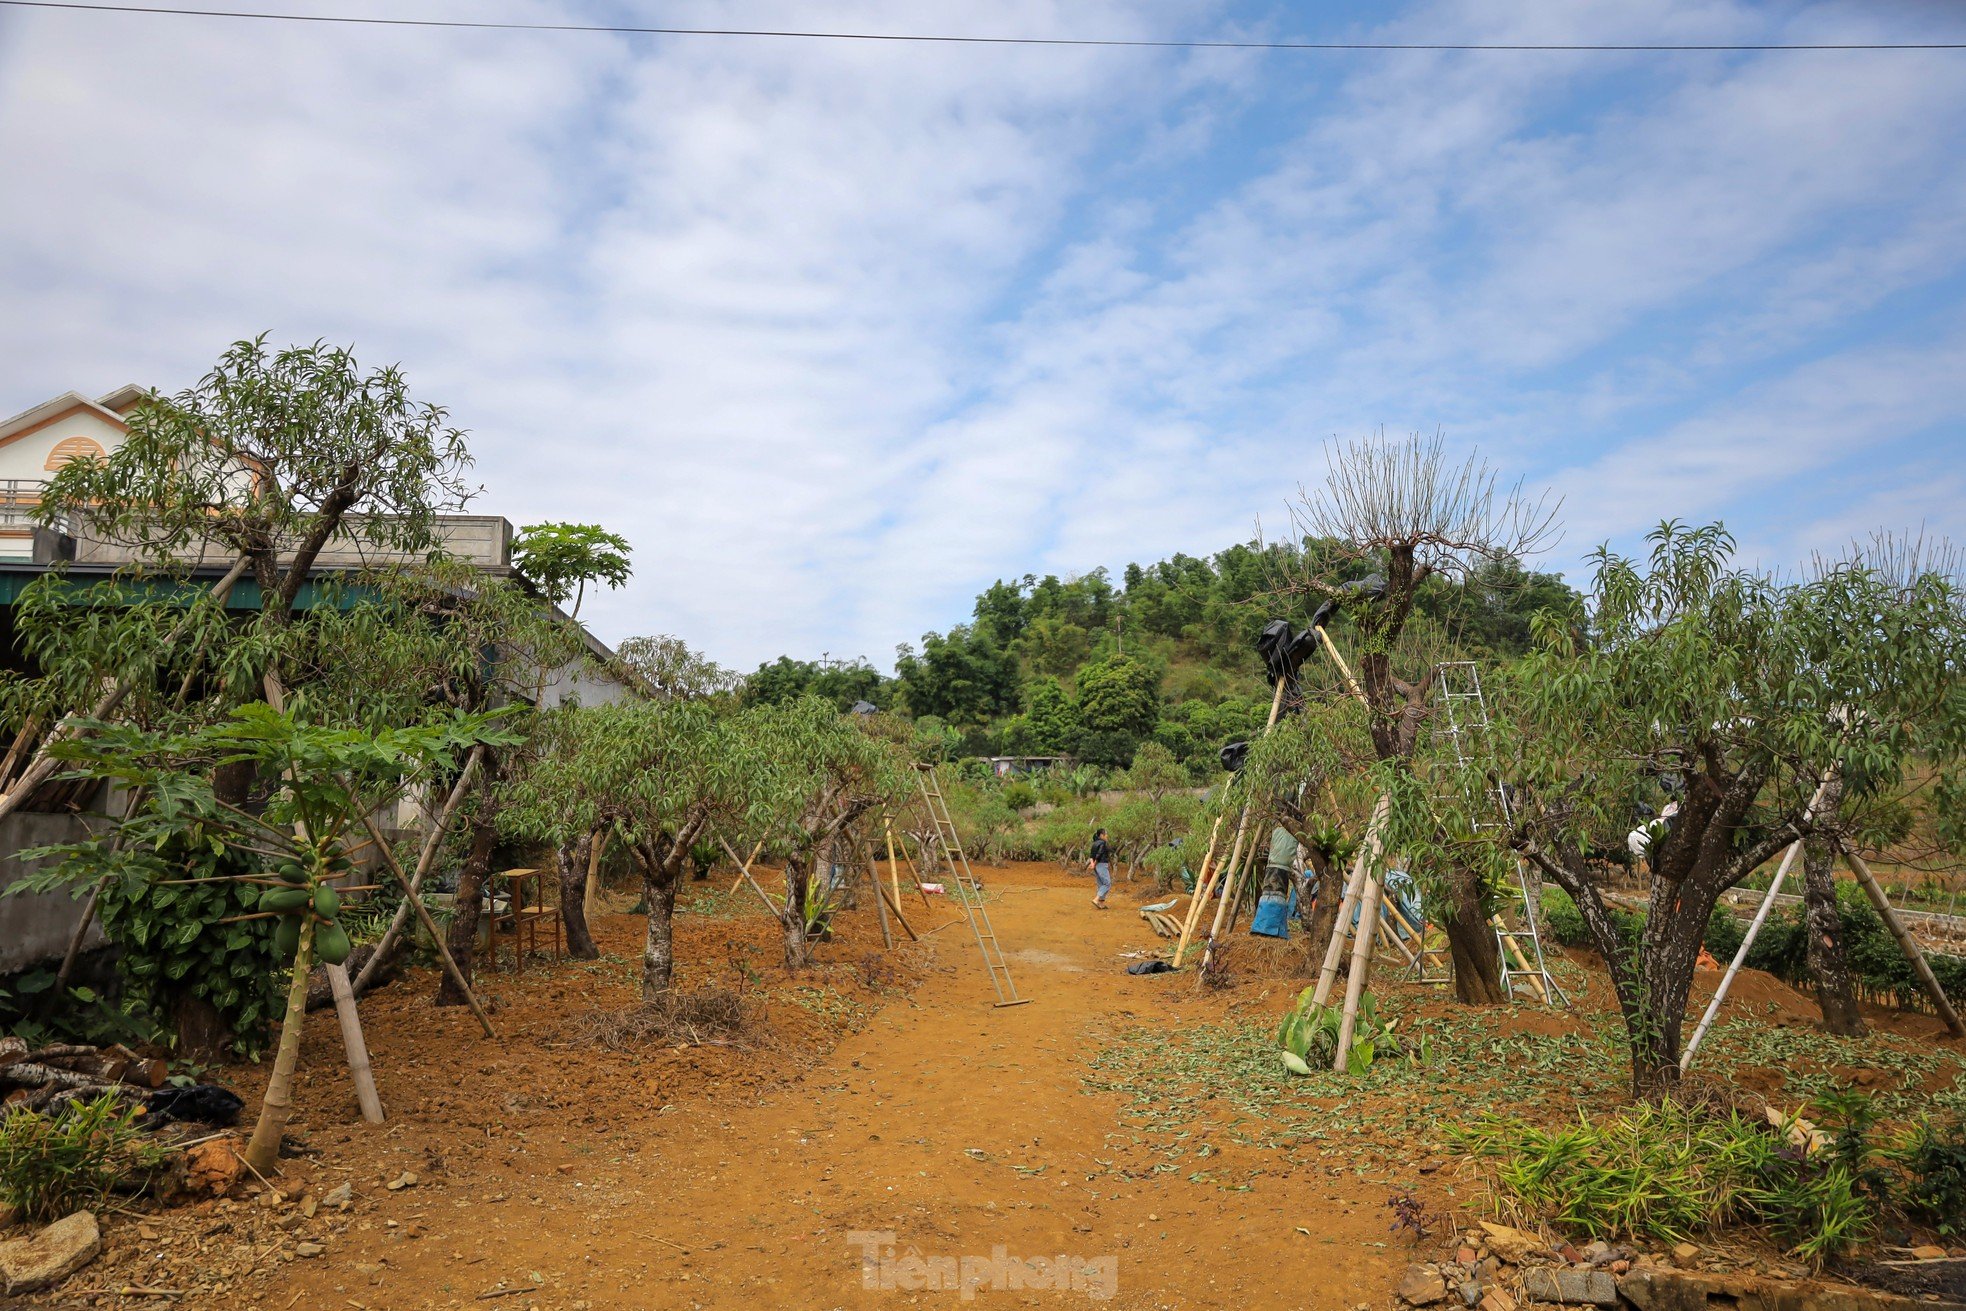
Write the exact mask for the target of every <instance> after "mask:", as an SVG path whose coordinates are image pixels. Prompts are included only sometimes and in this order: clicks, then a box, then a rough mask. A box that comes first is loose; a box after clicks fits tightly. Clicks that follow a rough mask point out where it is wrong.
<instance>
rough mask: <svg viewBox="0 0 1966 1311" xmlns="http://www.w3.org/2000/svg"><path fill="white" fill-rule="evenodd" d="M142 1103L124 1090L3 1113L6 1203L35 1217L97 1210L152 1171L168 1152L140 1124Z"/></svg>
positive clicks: (0, 1149)
mask: <svg viewBox="0 0 1966 1311" xmlns="http://www.w3.org/2000/svg"><path fill="white" fill-rule="evenodd" d="M137 1115H138V1110H137V1108H136V1107H134V1106H131V1105H129V1104H127V1103H126V1102H125V1101H124V1100H123V1099H122V1098H120V1097H119V1096H117V1094H115V1093H113V1092H110V1093H104V1094H103V1095H101V1096H100V1097H94V1098H89V1099H87V1100H82V1101H73V1102H69V1103H66V1104H65V1105H62V1106H60V1107H59V1108H57V1109H54V1110H50V1111H45V1112H44V1111H14V1112H13V1113H11V1114H9V1115H7V1116H6V1117H5V1118H4V1119H0V1202H6V1203H9V1204H11V1205H13V1206H17V1207H19V1208H20V1210H21V1214H22V1215H23V1216H24V1217H25V1218H26V1219H28V1220H33V1221H37V1222H46V1221H52V1220H59V1219H61V1218H62V1217H63V1216H65V1215H70V1214H72V1213H74V1212H76V1211H83V1210H95V1209H97V1208H98V1207H100V1206H101V1205H102V1202H103V1200H104V1199H105V1198H107V1197H108V1196H109V1194H110V1193H111V1192H112V1191H114V1190H115V1189H116V1188H118V1187H119V1186H121V1185H123V1184H124V1183H125V1182H126V1181H128V1180H131V1179H135V1178H139V1177H142V1176H147V1175H148V1174H150V1173H151V1172H152V1171H154V1170H155V1169H156V1168H157V1167H158V1166H159V1165H160V1164H162V1162H163V1160H164V1157H165V1155H166V1154H167V1153H166V1151H165V1150H164V1149H163V1148H160V1147H158V1146H157V1145H155V1144H154V1143H152V1142H150V1140H149V1139H147V1138H146V1137H145V1136H144V1133H143V1130H141V1129H140V1128H138V1127H137V1124H136V1117H137Z"/></svg>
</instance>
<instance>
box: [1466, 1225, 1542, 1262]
mask: <svg viewBox="0 0 1966 1311" xmlns="http://www.w3.org/2000/svg"><path fill="white" fill-rule="evenodd" d="M1481 1228H1482V1231H1483V1232H1484V1233H1485V1234H1486V1235H1487V1238H1488V1250H1489V1251H1491V1252H1493V1253H1494V1254H1495V1255H1496V1256H1499V1257H1501V1258H1502V1259H1503V1260H1504V1261H1507V1262H1509V1263H1510V1264H1511V1265H1521V1264H1522V1263H1523V1261H1525V1260H1526V1259H1528V1258H1529V1257H1532V1256H1535V1255H1537V1254H1539V1253H1542V1252H1547V1251H1549V1250H1550V1245H1549V1244H1548V1243H1546V1242H1544V1241H1543V1240H1542V1239H1541V1238H1538V1237H1537V1236H1536V1235H1535V1234H1532V1233H1530V1232H1529V1231H1528V1230H1526V1229H1513V1228H1510V1227H1509V1226H1508V1225H1498V1224H1495V1223H1494V1222H1492V1221H1489V1220H1483V1221H1482V1222H1481Z"/></svg>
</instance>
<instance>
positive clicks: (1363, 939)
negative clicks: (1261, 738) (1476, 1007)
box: [1318, 629, 1379, 1074]
mask: <svg viewBox="0 0 1966 1311" xmlns="http://www.w3.org/2000/svg"><path fill="white" fill-rule="evenodd" d="M1318 631H1319V632H1322V631H1324V630H1323V629H1319V630H1318ZM1378 919H1379V880H1378V879H1376V878H1374V877H1373V876H1372V874H1371V872H1370V870H1369V869H1368V871H1367V873H1366V876H1365V891H1364V894H1363V895H1362V896H1361V897H1360V898H1359V928H1360V929H1362V930H1364V932H1361V933H1355V934H1353V935H1352V972H1351V975H1350V977H1348V978H1347V979H1346V980H1345V1012H1344V1014H1343V1016H1341V1017H1340V1019H1339V1021H1338V1050H1337V1052H1336V1053H1335V1054H1334V1055H1333V1056H1332V1059H1331V1068H1332V1069H1333V1070H1336V1071H1337V1072H1338V1073H1340V1074H1343V1073H1344V1071H1345V1066H1346V1063H1347V1058H1348V1057H1349V1056H1350V1055H1351V1051H1352V1034H1353V1032H1354V1031H1355V1030H1356V1029H1357V1028H1358V1003H1359V998H1361V997H1363V996H1364V995H1365V973H1366V971H1367V970H1368V969H1370V968H1371V966H1372V944H1373V941H1374V939H1375V938H1376V937H1377V935H1376V934H1375V933H1374V932H1373V931H1372V928H1371V925H1372V924H1374V923H1376V922H1377V921H1378Z"/></svg>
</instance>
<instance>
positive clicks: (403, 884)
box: [362, 815, 498, 1038]
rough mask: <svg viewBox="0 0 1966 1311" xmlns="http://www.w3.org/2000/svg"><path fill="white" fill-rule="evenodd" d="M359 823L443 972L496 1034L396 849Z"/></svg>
mask: <svg viewBox="0 0 1966 1311" xmlns="http://www.w3.org/2000/svg"><path fill="white" fill-rule="evenodd" d="M362 823H363V825H364V826H365V827H366V828H367V829H368V830H369V832H370V834H372V835H373V836H374V837H375V838H376V839H377V841H376V845H377V846H378V847H380V848H381V850H382V860H383V863H384V864H386V865H387V866H388V867H389V873H390V875H391V877H393V878H394V879H395V880H396V886H397V887H399V888H401V889H402V890H403V897H404V899H405V900H406V901H408V902H409V904H410V906H411V909H412V910H413V912H414V913H415V915H416V918H417V922H418V923H419V924H421V925H423V928H424V931H425V932H426V933H428V934H429V935H430V940H431V941H432V942H434V943H436V944H437V959H438V960H440V961H442V962H443V965H444V972H445V973H446V974H448V975H450V977H451V982H452V983H455V984H456V985H457V987H458V991H460V992H462V993H463V994H464V1001H465V1004H466V1005H468V1006H469V1007H470V1008H471V1013H472V1014H473V1015H475V1016H477V1017H478V1024H479V1025H480V1026H481V1027H482V1028H483V1029H484V1031H485V1036H486V1037H487V1038H496V1037H498V1034H497V1033H496V1032H495V1031H494V1030H493V1029H492V1022H491V1017H490V1016H489V1015H487V1014H485V1008H484V1006H483V1005H482V1004H481V1003H480V1002H479V1001H478V994H477V993H475V992H473V991H472V990H471V981H470V980H469V979H467V978H465V977H464V971H463V970H461V969H459V968H458V964H457V958H456V957H455V956H452V955H451V947H450V943H449V942H447V941H446V940H445V938H444V934H443V930H441V929H439V928H438V927H437V922H436V921H435V920H433V919H431V918H430V908H429V907H428V906H425V905H424V904H423V898H421V897H419V896H417V895H416V887H415V885H414V884H412V883H411V882H410V879H409V876H408V875H406V874H404V873H403V867H402V865H401V864H400V863H399V862H398V861H397V859H396V853H395V851H394V850H392V849H391V848H390V846H389V844H388V843H386V842H383V841H382V840H381V838H382V835H381V834H380V833H377V832H376V830H375V826H374V824H373V823H371V822H370V820H369V818H368V816H366V815H364V816H363V817H362Z"/></svg>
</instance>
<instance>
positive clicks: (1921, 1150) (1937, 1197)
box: [1892, 1118, 1966, 1238]
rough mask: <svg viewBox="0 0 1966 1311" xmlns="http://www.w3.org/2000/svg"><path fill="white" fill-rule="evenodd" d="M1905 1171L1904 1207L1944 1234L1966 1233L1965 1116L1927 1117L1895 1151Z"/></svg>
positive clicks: (1897, 1160)
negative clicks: (1933, 1118) (1951, 1118)
mask: <svg viewBox="0 0 1966 1311" xmlns="http://www.w3.org/2000/svg"><path fill="white" fill-rule="evenodd" d="M1892 1159H1893V1161H1894V1162H1895V1164H1896V1165H1897V1166H1898V1167H1899V1168H1900V1169H1901V1170H1903V1171H1904V1174H1905V1188H1904V1207H1905V1210H1906V1212H1907V1213H1909V1214H1910V1215H1911V1216H1912V1217H1913V1218H1914V1219H1917V1220H1919V1221H1921V1222H1923V1223H1925V1224H1928V1225H1931V1226H1932V1227H1933V1228H1934V1229H1936V1230H1938V1231H1939V1232H1940V1233H1941V1234H1944V1235H1946V1236H1947V1237H1953V1238H1956V1237H1958V1236H1960V1235H1961V1234H1966V1120H1960V1119H1957V1118H1955V1119H1953V1120H1951V1121H1949V1122H1948V1121H1934V1120H1929V1119H1928V1120H1924V1121H1921V1122H1920V1123H1919V1124H1918V1125H1917V1126H1915V1127H1914V1128H1913V1130H1912V1131H1911V1133H1910V1134H1909V1136H1908V1137H1907V1138H1906V1140H1905V1141H1904V1142H1903V1143H1902V1144H1900V1145H1899V1147H1898V1148H1897V1150H1896V1151H1895V1152H1894V1153H1893V1154H1892Z"/></svg>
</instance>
